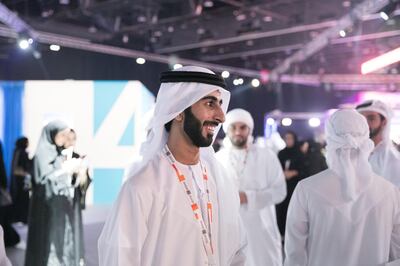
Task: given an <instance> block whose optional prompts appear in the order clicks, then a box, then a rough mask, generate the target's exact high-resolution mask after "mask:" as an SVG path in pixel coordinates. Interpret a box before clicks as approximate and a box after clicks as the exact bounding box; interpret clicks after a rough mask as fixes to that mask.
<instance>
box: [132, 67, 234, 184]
mask: <svg viewBox="0 0 400 266" xmlns="http://www.w3.org/2000/svg"><path fill="white" fill-rule="evenodd" d="M171 72H174V73H177V75H179V74H180V73H181V74H182V72H183V73H184V75H183V76H185V72H186V74H188V75H186V76H189V75H190V74H189V73H190V72H192V73H193V72H196V73H197V74H199V75H200V76H201V75H203V74H205V75H204V77H200V78H197V79H198V80H199V82H193V81H191V78H190V77H181V78H180V79H181V80H182V82H173V81H172V82H171V81H169V80H168V78H164V79H163V77H161V86H160V90H159V91H158V94H157V99H156V104H155V109H154V116H153V117H152V119H151V121H150V123H149V125H148V126H147V127H146V128H147V130H148V135H147V139H146V141H145V142H144V143H143V144H142V145H141V148H140V158H141V159H140V162H136V163H134V164H132V165H131V166H130V167H129V170H128V171H127V173H128V177H130V176H132V175H134V174H135V173H136V172H137V171H138V170H139V169H141V168H142V167H143V166H144V165H145V164H146V163H147V162H148V161H149V160H150V159H151V158H153V157H154V155H155V154H156V153H157V152H159V151H160V150H161V149H162V148H163V147H164V146H165V144H166V143H167V139H168V134H169V133H168V132H167V131H166V130H165V128H164V125H165V124H167V123H168V122H170V121H172V120H173V119H174V118H175V117H177V116H178V115H179V114H180V113H182V112H183V111H184V110H185V109H187V108H188V107H190V106H192V105H193V104H195V103H196V102H197V101H199V100H200V99H202V98H203V97H204V96H206V95H208V94H210V93H212V92H214V91H216V90H218V91H219V92H221V98H222V110H223V112H224V114H226V111H227V109H228V104H229V99H230V92H229V91H227V90H226V89H224V88H223V86H225V84H220V82H223V80H222V78H220V77H219V76H217V75H216V74H215V73H214V72H212V71H211V70H208V69H206V68H203V67H197V66H185V67H181V68H179V69H177V70H174V71H170V72H169V73H171ZM196 73H195V74H196ZM172 79H173V78H172ZM215 84H218V85H215ZM220 128H221V125H219V126H218V127H217V130H216V131H215V134H214V139H215V137H216V136H217V134H218V131H219V130H220ZM200 154H201V155H202V156H203V157H204V156H206V157H208V156H212V155H213V154H214V150H213V148H212V147H211V146H210V147H204V148H200Z"/></svg>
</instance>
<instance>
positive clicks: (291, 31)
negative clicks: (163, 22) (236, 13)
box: [156, 10, 400, 54]
mask: <svg viewBox="0 0 400 266" xmlns="http://www.w3.org/2000/svg"><path fill="white" fill-rule="evenodd" d="M393 15H400V10H396V11H395V12H394V13H393ZM376 19H381V18H380V16H379V14H366V15H364V16H362V17H361V20H362V21H370V20H376ZM338 23H339V22H338V21H337V20H328V21H324V22H319V23H314V24H306V25H299V26H294V27H290V28H284V29H277V30H271V31H264V32H254V33H247V34H242V35H239V36H233V37H228V38H222V39H217V40H206V41H202V42H195V43H189V44H182V45H176V46H169V47H165V48H160V49H157V50H156V52H157V53H161V54H164V53H175V52H181V51H186V50H191V49H197V48H203V47H210V46H217V45H226V44H231V43H237V42H245V41H248V40H257V39H262V38H269V37H275V36H281V35H286V34H294V33H300V32H305V31H313V30H321V29H326V28H329V27H334V26H336V25H337V24H338Z"/></svg>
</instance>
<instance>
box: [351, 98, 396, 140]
mask: <svg viewBox="0 0 400 266" xmlns="http://www.w3.org/2000/svg"><path fill="white" fill-rule="evenodd" d="M356 109H357V111H358V112H362V111H371V112H377V113H378V114H381V115H383V116H384V117H385V118H386V120H387V122H386V126H385V128H384V129H383V141H384V142H385V143H390V121H391V119H392V117H393V110H392V109H391V108H390V107H389V106H388V105H387V104H385V103H384V102H381V101H379V100H370V101H365V102H363V103H361V104H359V105H358V106H357V107H356Z"/></svg>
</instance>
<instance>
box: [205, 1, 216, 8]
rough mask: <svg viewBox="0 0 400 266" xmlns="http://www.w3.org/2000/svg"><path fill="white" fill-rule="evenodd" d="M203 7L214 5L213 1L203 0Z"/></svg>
mask: <svg viewBox="0 0 400 266" xmlns="http://www.w3.org/2000/svg"><path fill="white" fill-rule="evenodd" d="M203 5H204V6H205V7H213V6H214V2H213V1H210V0H207V1H204V4H203Z"/></svg>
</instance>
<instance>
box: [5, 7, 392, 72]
mask: <svg viewBox="0 0 400 266" xmlns="http://www.w3.org/2000/svg"><path fill="white" fill-rule="evenodd" d="M365 1H370V0H365ZM392 1H394V2H395V1H396V0H392ZM363 2H364V1H361V0H351V1H349V0H329V1H327V0H268V1H261V0H213V1H211V0H187V1H179V0H136V1H133V0H5V1H2V3H3V4H4V5H6V6H7V7H8V8H9V9H10V10H12V11H15V12H17V14H18V16H19V17H20V18H21V19H23V20H24V21H25V22H26V23H27V24H28V25H30V26H31V27H32V28H33V29H34V30H36V31H41V32H47V33H56V34H61V35H65V36H71V37H76V38H82V39H85V40H90V42H91V43H95V44H104V45H109V46H113V47H123V48H128V49H131V50H135V51H143V52H146V53H148V54H155V55H163V56H173V57H174V58H185V59H191V60H196V61H201V62H207V63H211V64H216V65H224V66H231V67H237V68H240V69H249V70H255V71H261V70H267V71H271V70H274V69H276V68H277V67H278V66H282V62H283V61H284V60H285V59H286V58H289V57H291V56H293V55H294V53H295V52H296V51H298V50H299V49H302V48H304V47H305V45H306V44H307V43H310V42H312V41H313V40H314V42H315V38H317V36H319V35H320V34H321V33H323V32H324V31H326V30H328V29H329V28H332V27H334V26H335V25H337V23H338V21H339V19H341V18H343V17H344V16H345V15H346V14H349V13H350V12H351V10H352V9H354V8H355V7H356V6H357V5H359V4H362V3H363ZM376 2H378V1H376ZM389 2H390V1H389ZM396 4H397V2H396V3H394V4H391V5H393V6H394V7H396ZM397 6H398V5H397ZM399 11H400V10H395V11H394V12H393V13H392V17H391V18H390V19H389V20H387V21H384V20H383V19H382V18H380V16H379V15H378V14H377V12H374V14H370V15H365V16H363V18H362V19H361V20H358V19H354V21H353V22H354V23H352V25H350V26H348V27H346V28H345V32H346V36H345V37H341V36H340V35H339V32H337V35H336V36H331V37H330V38H329V41H328V43H327V45H326V46H324V47H322V49H320V50H319V49H318V50H317V51H316V52H313V53H312V54H311V55H310V56H309V57H307V58H304V59H302V60H299V61H298V62H295V63H293V64H291V65H290V67H289V68H288V69H287V70H286V71H284V72H286V73H292V74H318V75H321V74H359V73H360V64H361V63H362V62H364V61H365V60H367V59H370V58H372V57H375V56H377V55H379V54H381V53H383V52H386V51H388V50H391V49H394V48H397V47H399V44H400V26H399V25H400V19H399V18H400V16H399V15H400V12H399ZM11 44H12V42H11ZM11 44H10V41H7V40H6V39H3V40H1V41H0V47H3V49H4V47H5V46H7V45H11ZM398 70H399V69H398V65H394V67H390V68H386V69H384V70H383V73H387V74H397V71H398Z"/></svg>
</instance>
